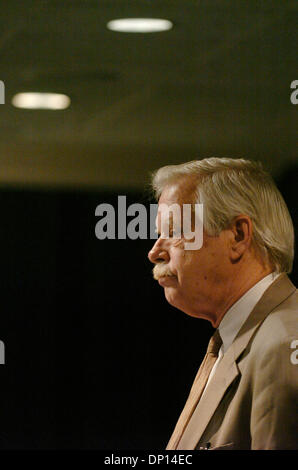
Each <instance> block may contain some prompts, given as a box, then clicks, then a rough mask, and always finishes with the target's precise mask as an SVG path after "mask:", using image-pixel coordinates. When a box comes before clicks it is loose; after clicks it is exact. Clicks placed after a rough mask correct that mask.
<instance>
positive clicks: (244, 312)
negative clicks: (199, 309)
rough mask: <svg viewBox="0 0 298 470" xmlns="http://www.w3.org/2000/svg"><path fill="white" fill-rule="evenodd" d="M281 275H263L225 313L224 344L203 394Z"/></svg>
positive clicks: (221, 331) (222, 336) (223, 326)
mask: <svg viewBox="0 0 298 470" xmlns="http://www.w3.org/2000/svg"><path fill="white" fill-rule="evenodd" d="M279 275H280V274H279V273H277V272H273V273H270V274H268V275H267V276H265V277H263V279H261V280H260V281H259V282H257V284H255V285H254V286H253V287H251V289H249V290H248V291H247V292H245V294H244V295H243V296H242V297H240V299H238V300H237V302H235V303H234V304H233V305H232V307H231V308H230V309H229V310H228V311H227V312H226V314H225V315H224V317H223V319H222V320H221V322H220V324H219V327H218V331H219V334H220V337H221V339H222V346H221V348H220V350H219V353H218V358H217V360H216V362H215V364H214V366H213V368H212V370H211V372H210V375H209V377H208V381H207V384H206V387H205V389H204V392H203V394H204V393H205V391H206V388H207V386H208V384H209V382H210V380H211V378H212V377H213V375H214V373H215V370H216V368H217V366H218V363H219V361H220V360H221V359H222V357H223V355H224V354H225V352H226V351H227V350H228V349H229V347H230V346H231V344H232V343H233V341H234V339H235V338H236V336H237V334H238V333H239V331H240V329H241V327H242V325H243V324H244V322H245V320H246V319H247V318H248V316H249V314H250V313H251V312H252V310H253V309H254V307H255V306H256V304H257V303H258V301H259V300H260V298H261V297H262V295H263V294H264V292H265V290H267V289H268V287H269V286H270V284H272V282H273V281H274V280H275V279H276V278H277V277H278V276H279ZM203 394H202V395H203Z"/></svg>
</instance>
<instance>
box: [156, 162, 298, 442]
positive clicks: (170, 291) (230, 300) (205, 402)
mask: <svg viewBox="0 0 298 470" xmlns="http://www.w3.org/2000/svg"><path fill="white" fill-rule="evenodd" d="M153 188H154V190H155V194H156V197H157V199H158V200H159V211H158V217H157V230H158V233H159V238H158V239H157V241H156V243H155V245H154V246H153V248H152V250H151V251H150V252H149V255H148V256H149V259H150V261H152V263H154V264H155V266H154V270H153V274H154V278H155V279H157V280H158V282H159V284H160V285H161V286H163V288H164V292H165V297H166V299H167V300H168V302H169V303H170V304H171V305H173V306H175V307H177V308H178V309H180V310H182V311H183V312H185V313H187V314H188V315H191V316H194V317H197V318H203V319H206V320H209V321H210V322H211V323H212V325H213V327H214V328H216V331H215V333H214V335H213V337H212V338H211V340H210V343H209V347H208V350H207V353H206V356H205V358H204V360H203V363H202V364H201V367H200V369H199V371H198V373H197V375H196V377H195V380H194V383H193V385H192V388H191V390H190V393H189V397H188V399H187V401H186V404H185V407H184V409H183V410H182V413H181V415H180V417H179V419H178V422H177V425H176V427H175V429H174V432H173V434H172V436H171V438H170V441H169V443H168V445H167V449H169V450H175V449H177V450H178V449H226V450H229V449H295V448H298V445H297V426H296V421H297V420H296V416H295V410H296V406H295V405H296V397H297V390H298V373H297V363H298V360H297V351H296V348H297V347H298V331H297V300H298V297H297V292H296V288H295V287H294V285H293V284H292V283H291V281H290V280H289V278H288V276H287V273H289V272H291V269H292V263H293V256H294V248H293V247H294V230H293V224H292V221H291V217H290V215H289V212H288V209H287V207H286V204H285V202H284V200H283V198H282V196H281V194H280V192H279V191H278V189H277V188H276V186H275V184H274V182H273V181H272V179H271V177H270V176H269V175H268V174H267V173H266V172H265V171H264V170H263V169H262V168H261V166H260V165H259V164H257V163H256V162H253V161H248V160H244V159H229V158H208V159H204V160H198V161H192V162H188V163H184V164H181V165H171V166H166V167H163V168H161V169H159V170H158V171H157V172H156V173H155V174H154V176H153ZM196 203H200V204H203V208H204V231H203V245H202V247H201V248H200V249H196V250H186V249H185V242H186V238H185V234H184V233H183V227H178V228H179V230H180V229H181V237H178V238H177V237H175V236H173V234H175V231H176V230H177V227H175V220H174V218H173V217H172V218H171V221H170V225H171V226H170V230H169V234H168V235H169V236H165V235H164V233H165V230H164V226H163V225H164V222H163V220H165V217H163V211H165V208H166V207H167V206H172V205H173V204H179V206H180V207H181V210H183V204H192V205H193V207H194V204H196ZM181 219H182V218H181ZM176 223H177V222H176Z"/></svg>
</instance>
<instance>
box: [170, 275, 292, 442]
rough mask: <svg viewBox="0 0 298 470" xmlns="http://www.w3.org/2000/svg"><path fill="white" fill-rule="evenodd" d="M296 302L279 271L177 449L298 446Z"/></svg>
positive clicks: (222, 362)
mask: <svg viewBox="0 0 298 470" xmlns="http://www.w3.org/2000/svg"><path fill="white" fill-rule="evenodd" d="M297 306H298V293H297V290H296V288H295V286H294V285H293V284H292V283H291V281H290V279H289V278H288V276H287V275H286V274H282V275H281V276H279V277H278V278H277V279H276V280H275V281H274V282H273V283H272V284H271V285H270V286H269V288H268V289H267V290H266V291H265V293H264V294H263V296H262V298H261V299H260V301H259V302H258V303H257V305H256V306H255V308H254V309H253V311H252V313H251V314H250V316H249V317H248V319H247V320H246V322H245V323H244V325H243V326H242V328H241V330H240V331H239V333H238V335H237V337H236V339H235V340H234V342H233V344H232V345H231V346H230V347H229V349H228V350H227V351H226V353H225V354H224V356H223V358H222V359H221V361H220V362H219V364H218V367H217V369H216V372H215V374H214V376H213V377H212V379H211V381H210V383H209V385H208V390H206V393H205V394H204V395H203V397H202V399H201V400H200V402H199V404H198V405H197V408H196V409H195V411H194V413H193V415H192V417H191V419H190V422H189V424H188V426H187V428H186V430H185V432H184V434H183V436H182V438H181V441H180V444H179V445H178V447H177V449H206V448H210V449H219V450H233V449H298V433H297V421H298V420H297V392H298V365H297V362H298V361H297V357H298V355H297V348H298V328H297V319H298V315H297V313H298V311H297ZM295 351H296V353H295Z"/></svg>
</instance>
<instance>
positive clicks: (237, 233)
mask: <svg viewBox="0 0 298 470" xmlns="http://www.w3.org/2000/svg"><path fill="white" fill-rule="evenodd" d="M230 230H231V232H232V237H231V250H230V256H231V260H232V261H233V262H236V261H238V260H239V259H240V258H241V257H242V256H243V254H244V253H245V252H246V251H247V250H248V249H249V247H250V245H251V240H252V221H251V218H250V217H249V216H247V215H239V216H237V217H236V218H235V219H234V221H233V223H232V225H231V227H230Z"/></svg>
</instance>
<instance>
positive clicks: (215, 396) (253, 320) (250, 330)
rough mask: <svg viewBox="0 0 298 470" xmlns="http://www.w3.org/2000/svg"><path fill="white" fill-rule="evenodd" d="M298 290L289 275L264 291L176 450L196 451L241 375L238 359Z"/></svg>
mask: <svg viewBox="0 0 298 470" xmlns="http://www.w3.org/2000/svg"><path fill="white" fill-rule="evenodd" d="M295 290H296V288H295V286H294V285H293V284H292V283H291V281H290V280H289V278H288V276H287V275H286V274H283V275H281V276H279V277H278V278H277V279H276V280H275V281H274V282H273V283H272V284H271V285H270V286H269V288H268V289H267V290H266V291H265V293H264V295H263V296H262V298H261V299H260V301H259V302H258V303H257V305H256V306H255V308H254V309H253V311H252V312H251V314H250V315H249V317H248V319H247V320H246V322H245V323H244V325H243V326H242V328H241V329H240V331H239V333H238V335H237V337H236V339H235V340H234V342H233V344H232V345H231V346H230V348H229V349H228V350H227V351H226V353H225V354H224V356H223V358H222V360H221V361H220V362H219V364H218V366H217V369H216V374H215V375H214V376H213V377H212V379H211V381H210V383H209V385H208V393H205V394H204V395H203V396H202V398H201V400H200V402H199V403H198V405H197V407H196V409H195V411H194V413H193V415H192V417H191V419H190V421H189V423H188V426H187V428H186V430H185V432H184V434H183V436H182V438H181V440H180V442H179V444H178V446H177V449H195V448H196V446H197V443H198V442H199V440H200V438H201V436H202V434H203V432H204V431H205V429H206V427H207V425H208V423H209V421H210V419H211V418H212V416H213V414H214V412H215V410H216V408H217V407H218V405H219V403H220V401H221V399H222V397H223V395H224V393H225V391H226V390H227V388H228V387H229V385H230V384H231V383H232V382H233V381H234V379H235V378H236V377H237V375H238V374H239V373H240V371H239V368H238V365H237V362H236V361H237V359H238V358H239V356H240V355H241V354H242V352H243V351H244V350H245V348H246V347H247V345H248V343H249V341H250V340H251V338H252V336H253V335H254V333H255V332H256V330H257V329H258V328H259V327H260V325H261V324H262V322H263V321H264V320H265V318H266V317H267V315H269V313H270V312H271V311H272V310H273V309H274V308H275V307H276V306H278V305H279V304H280V303H281V302H283V301H284V300H285V299H286V298H287V297H288V296H289V295H291V294H292V293H293V292H294V291H295Z"/></svg>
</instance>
